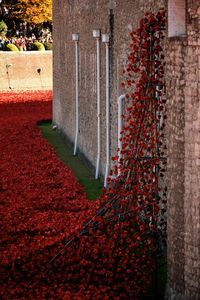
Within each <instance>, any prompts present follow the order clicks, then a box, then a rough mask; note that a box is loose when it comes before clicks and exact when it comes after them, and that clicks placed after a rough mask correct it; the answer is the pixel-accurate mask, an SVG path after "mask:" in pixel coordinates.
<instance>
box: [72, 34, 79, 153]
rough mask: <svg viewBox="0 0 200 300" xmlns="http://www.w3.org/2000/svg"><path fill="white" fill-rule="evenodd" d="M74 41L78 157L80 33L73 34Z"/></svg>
mask: <svg viewBox="0 0 200 300" xmlns="http://www.w3.org/2000/svg"><path fill="white" fill-rule="evenodd" d="M72 40H73V41H75V56H76V131H75V141H74V155H76V153H77V143H78V131H79V33H73V34H72Z"/></svg>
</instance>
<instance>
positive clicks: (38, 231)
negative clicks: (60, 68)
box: [0, 92, 90, 299]
mask: <svg viewBox="0 0 200 300" xmlns="http://www.w3.org/2000/svg"><path fill="white" fill-rule="evenodd" d="M51 98H52V94H51V93H50V92H35V93H18V94H15V93H2V94H1V95H0V124H1V127H0V153H1V157H0V161H1V163H0V205H1V221H0V223H1V233H0V234H1V252H0V257H1V259H0V261H1V277H2V278H1V291H0V295H1V296H0V297H1V299H45V298H46V299H59V298H62V296H64V294H65V291H66V290H67V285H66V286H65V287H63V288H62V287H61V285H63V280H60V279H59V283H60V286H59V283H55V285H54V286H53V287H52V283H51V285H49V284H47V283H43V284H42V283H41V281H40V279H38V276H39V277H40V276H41V275H42V274H43V272H45V268H46V267H47V263H48V262H49V260H50V259H51V258H52V257H53V255H54V254H55V253H57V252H58V251H59V248H60V247H62V245H63V241H65V238H66V237H67V236H69V234H70V232H71V231H75V230H76V227H77V226H79V220H80V218H81V216H82V215H84V214H85V211H86V210H87V209H88V205H89V204H90V203H89V201H88V200H87V199H86V195H85V193H84V191H83V188H82V186H80V184H79V183H78V182H77V180H76V178H75V177H74V176H73V174H72V172H71V170H69V169H68V168H67V167H66V166H65V165H64V164H63V163H62V162H61V161H60V160H59V159H58V157H57V155H56V154H55V153H54V151H53V149H52V148H51V146H49V145H48V144H47V142H46V141H45V140H44V138H43V137H42V134H41V131H40V129H39V128H38V127H37V124H36V123H37V121H38V120H44V119H49V118H51V104H52V102H51ZM58 278H59V275H58ZM51 288H52V291H51Z"/></svg>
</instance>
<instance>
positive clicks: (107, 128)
mask: <svg viewBox="0 0 200 300" xmlns="http://www.w3.org/2000/svg"><path fill="white" fill-rule="evenodd" d="M102 42H103V43H105V45H106V171H105V177H104V187H107V178H108V174H109V169H110V57H109V34H102Z"/></svg>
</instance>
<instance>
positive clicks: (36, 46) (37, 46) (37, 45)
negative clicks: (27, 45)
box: [33, 42, 45, 51]
mask: <svg viewBox="0 0 200 300" xmlns="http://www.w3.org/2000/svg"><path fill="white" fill-rule="evenodd" d="M33 50H36V51H45V47H44V45H43V44H42V43H40V42H34V43H33Z"/></svg>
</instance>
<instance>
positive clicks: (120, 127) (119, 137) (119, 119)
mask: <svg viewBox="0 0 200 300" xmlns="http://www.w3.org/2000/svg"><path fill="white" fill-rule="evenodd" d="M124 99H125V95H121V96H119V98H118V149H119V152H118V166H119V162H120V159H121V157H122V155H121V150H122V141H121V140H120V139H121V131H122V129H123V121H122V114H123V105H122V101H123V100H124ZM119 174H120V171H119V168H118V175H119Z"/></svg>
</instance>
